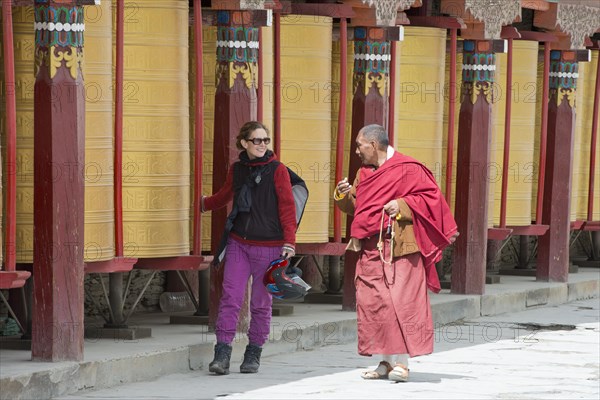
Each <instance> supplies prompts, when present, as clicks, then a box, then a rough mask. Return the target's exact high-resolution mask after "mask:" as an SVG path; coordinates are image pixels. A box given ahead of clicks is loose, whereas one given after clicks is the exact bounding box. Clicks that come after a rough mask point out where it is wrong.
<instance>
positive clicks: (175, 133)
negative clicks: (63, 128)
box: [123, 0, 191, 258]
mask: <svg viewBox="0 0 600 400" xmlns="http://www.w3.org/2000/svg"><path fill="white" fill-rule="evenodd" d="M128 7H130V8H132V9H135V10H136V13H135V14H132V15H131V16H130V18H127V17H126V18H125V32H124V34H125V46H124V47H125V48H124V51H125V53H124V60H125V64H124V84H123V87H124V92H123V97H124V102H123V103H124V104H123V231H124V232H123V236H124V247H125V255H126V256H132V257H139V258H151V257H169V256H178V255H186V254H189V250H190V245H189V244H190V228H189V224H190V199H191V193H190V149H189V146H190V142H189V103H188V100H189V97H188V96H189V94H188V79H189V77H188V62H189V59H188V48H189V43H188V25H189V23H188V11H189V6H188V3H187V2H181V1H176V0H153V1H152V2H147V3H144V7H138V3H137V2H136V1H134V0H127V1H126V2H125V8H126V9H127V8H128Z"/></svg>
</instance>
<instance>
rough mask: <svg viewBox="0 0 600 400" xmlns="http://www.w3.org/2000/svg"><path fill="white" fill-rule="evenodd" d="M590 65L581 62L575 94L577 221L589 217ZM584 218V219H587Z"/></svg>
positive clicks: (573, 178)
mask: <svg viewBox="0 0 600 400" xmlns="http://www.w3.org/2000/svg"><path fill="white" fill-rule="evenodd" d="M588 65H589V63H586V62H580V63H579V64H578V68H579V71H578V72H579V78H578V79H577V92H576V93H575V107H574V110H573V113H574V114H575V132H574V134H573V151H572V153H571V154H572V155H573V159H572V161H571V165H572V167H571V201H570V213H569V218H570V220H571V221H575V220H577V219H580V218H579V215H585V216H586V217H587V192H588V176H589V168H590V164H589V146H590V139H591V120H590V124H589V127H590V128H589V131H588V130H587V129H585V128H584V126H585V125H586V124H585V122H586V121H585V106H586V105H585V99H584V93H585V91H586V88H585V86H586V84H588V83H589V78H588V75H589V69H588V68H587V67H588ZM590 89H591V88H590ZM586 217H584V218H583V219H587V218H586Z"/></svg>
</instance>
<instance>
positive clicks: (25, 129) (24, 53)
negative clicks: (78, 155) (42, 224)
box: [0, 7, 35, 263]
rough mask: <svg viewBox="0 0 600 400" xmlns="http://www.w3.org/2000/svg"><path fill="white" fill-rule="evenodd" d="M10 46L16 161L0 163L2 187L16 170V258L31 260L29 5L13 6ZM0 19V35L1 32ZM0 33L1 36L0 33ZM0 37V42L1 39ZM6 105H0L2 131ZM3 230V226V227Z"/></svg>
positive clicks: (31, 54) (32, 48)
mask: <svg viewBox="0 0 600 400" xmlns="http://www.w3.org/2000/svg"><path fill="white" fill-rule="evenodd" d="M12 18H13V46H14V56H15V96H16V107H17V110H16V113H17V164H16V165H15V166H10V167H7V166H5V165H4V164H3V165H2V167H3V174H2V179H3V181H4V182H3V185H2V187H3V191H5V190H6V176H7V175H8V174H10V173H13V174H16V175H17V176H16V181H17V193H16V196H17V203H16V213H17V215H16V218H17V227H16V243H15V251H16V261H17V262H18V263H31V262H33V88H34V84H35V73H34V65H35V62H34V53H35V35H34V32H33V23H34V15H33V7H13V15H12ZM1 27H2V22H1V21H0V35H2V30H1ZM0 37H1V36H0ZM3 41H4V40H3V38H2V42H3ZM0 71H1V73H0V81H1V82H0V86H1V87H2V91H4V63H3V62H0ZM5 112H6V109H5V108H4V107H2V108H1V109H0V116H1V117H0V126H2V132H4V127H5V126H6V116H5ZM2 158H3V159H4V160H5V159H6V135H4V134H3V135H2ZM9 168H10V170H9ZM3 231H4V229H3Z"/></svg>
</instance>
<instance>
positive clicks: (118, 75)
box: [113, 0, 125, 257]
mask: <svg viewBox="0 0 600 400" xmlns="http://www.w3.org/2000/svg"><path fill="white" fill-rule="evenodd" d="M115 11H116V20H117V26H116V46H115V47H116V49H115V50H116V51H115V55H116V60H115V61H116V65H115V154H114V166H113V168H114V186H115V189H114V201H115V256H116V257H123V256H124V253H123V251H124V248H123V77H124V62H123V61H124V60H123V47H124V43H125V27H124V25H125V0H117V4H116V10H115Z"/></svg>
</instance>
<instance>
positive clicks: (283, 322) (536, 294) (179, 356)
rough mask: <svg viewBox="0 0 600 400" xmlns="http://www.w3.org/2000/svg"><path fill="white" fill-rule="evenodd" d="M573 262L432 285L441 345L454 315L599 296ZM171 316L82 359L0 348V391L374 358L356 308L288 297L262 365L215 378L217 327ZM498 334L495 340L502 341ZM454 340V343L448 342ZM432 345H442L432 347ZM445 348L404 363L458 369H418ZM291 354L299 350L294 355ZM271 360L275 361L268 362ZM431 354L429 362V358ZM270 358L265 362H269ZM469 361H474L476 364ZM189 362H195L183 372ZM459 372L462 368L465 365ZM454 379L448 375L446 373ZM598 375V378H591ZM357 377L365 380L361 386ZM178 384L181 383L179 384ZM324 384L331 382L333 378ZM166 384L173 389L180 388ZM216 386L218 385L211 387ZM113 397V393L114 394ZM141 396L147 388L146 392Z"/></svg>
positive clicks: (591, 274)
mask: <svg viewBox="0 0 600 400" xmlns="http://www.w3.org/2000/svg"><path fill="white" fill-rule="evenodd" d="M579 271H580V272H579V273H577V274H571V275H570V276H569V283H548V282H536V281H535V278H534V277H513V276H503V277H502V283H500V284H494V285H487V286H486V294H485V295H483V296H477V295H454V294H450V293H449V291H447V290H444V291H442V292H441V293H440V294H432V295H431V303H432V311H433V316H434V322H435V324H436V326H439V327H440V329H441V331H440V335H442V336H441V337H442V338H444V340H440V344H438V346H445V345H446V344H454V343H452V342H453V341H455V339H452V332H453V331H452V329H457V328H453V326H457V325H456V324H452V325H449V326H447V327H444V326H443V325H444V324H451V323H454V322H456V321H463V320H472V319H474V318H479V317H481V316H496V315H499V314H502V313H509V312H517V311H522V310H527V309H532V308H536V307H538V308H539V307H540V306H556V305H560V304H564V303H569V302H573V301H576V300H582V299H589V298H596V299H597V298H598V297H599V284H600V270H599V269H597V268H590V269H588V268H586V269H583V268H581V269H580V270H579ZM168 321H169V318H168V315H166V314H161V313H153V314H139V315H135V316H134V319H133V322H132V323H134V324H137V325H139V326H141V327H150V328H151V329H152V337H151V338H148V339H140V340H135V341H127V340H114V339H96V340H89V339H88V340H86V342H85V354H84V357H85V359H84V361H83V362H79V363H78V362H60V363H39V362H32V361H30V359H31V352H30V351H24V350H20V351H19V350H1V351H0V399H43V398H53V397H61V396H62V397H65V396H67V395H69V394H75V393H78V392H81V391H84V390H102V389H106V388H111V387H116V386H119V385H124V384H127V383H132V382H142V381H152V380H155V379H157V378H159V377H164V376H166V375H171V374H186V375H187V374H189V376H191V377H192V378H191V379H192V380H198V381H199V382H200V386H201V388H200V389H197V391H198V393H197V396H196V398H207V397H210V396H212V395H209V394H208V392H206V393H207V395H204V394H202V393H204V391H203V390H204V389H202V388H211V389H215V390H216V389H218V387H216V386H215V383H216V382H220V383H224V384H225V388H226V389H227V393H234V392H246V391H248V390H250V389H252V388H253V386H252V385H253V384H254V382H258V383H260V382H265V384H264V385H263V386H265V387H266V386H272V384H273V382H272V381H269V379H272V377H277V376H278V374H283V369H282V365H280V364H279V365H278V364H277V362H278V360H280V358H279V356H277V355H278V354H290V357H288V363H291V364H292V366H293V365H295V367H294V368H291V367H289V366H288V367H286V368H285V371H288V372H285V376H286V378H285V379H286V380H287V381H290V374H291V375H292V376H294V375H295V374H298V375H299V376H300V377H302V376H304V375H303V374H305V373H306V374H307V375H306V376H307V377H308V376H311V375H310V370H309V369H307V368H306V366H307V365H314V364H317V365H319V364H323V365H329V369H333V370H335V371H337V372H340V373H342V374H343V373H344V371H346V372H347V373H348V374H349V375H348V377H350V376H353V377H356V371H353V370H354V369H356V368H361V367H365V366H367V365H369V362H370V361H371V360H370V359H367V358H363V357H358V356H357V355H356V345H355V344H354V342H355V340H356V315H355V313H354V312H343V311H341V306H339V305H327V304H294V313H293V314H292V315H288V316H279V317H274V318H273V322H272V333H271V335H270V340H269V343H268V344H267V345H266V346H265V350H264V352H263V356H264V357H265V365H264V370H263V372H264V373H262V374H259V375H250V376H242V375H241V374H235V379H234V380H228V379H229V377H224V378H225V379H224V380H221V381H218V380H215V378H219V377H212V376H208V374H207V373H206V369H207V365H208V363H209V362H210V360H211V359H212V355H213V344H214V341H215V338H214V334H213V333H210V332H208V330H207V328H206V327H205V326H194V325H170V324H169V323H168ZM461 329H463V330H464V329H466V328H461ZM473 329H474V330H475V331H474V332H480V331H477V329H483V331H481V332H480V333H481V334H480V333H474V335H475V336H482V335H484V336H485V337H486V338H488V339H489V337H492V336H493V335H492V333H493V330H492V329H491V328H489V327H488V328H485V327H483V328H482V327H474V328H473ZM484 332H485V334H484ZM465 334H466V333H465ZM502 335H504V333H502ZM501 337H502V338H503V337H504V336H501ZM245 340H246V339H245V336H244V335H243V334H240V335H239V337H238V338H237V340H236V343H235V346H234V357H236V355H237V357H238V358H240V357H241V355H242V353H243V349H244V347H245V344H246V342H245ZM494 341H495V340H494ZM497 343H501V341H498V342H497ZM492 344H494V343H492ZM459 347H460V346H459ZM467 347H468V348H473V349H476V348H477V346H475V345H471V344H470V343H469V344H468V346H467ZM596 347H597V346H596ZM330 349H331V351H330ZM338 349H339V351H338ZM299 350H315V351H312V352H311V351H299ZM459 350H460V349H454V348H453V350H452V351H459ZM436 351H439V350H438V349H436ZM338 352H339V353H340V354H342V355H344V356H343V358H342V359H341V360H337V361H335V362H328V361H329V359H330V358H331V357H332V356H331V355H330V354H337V353H338ZM446 353H447V354H449V353H448V352H446ZM515 353H517V352H515ZM489 354H490V357H491V358H493V355H494V354H495V353H494V351H491V353H489ZM443 355H444V352H441V353H439V355H438V354H434V355H432V356H428V357H422V358H421V359H415V361H414V364H411V368H414V370H413V371H414V373H413V377H412V381H416V382H419V381H422V380H431V379H433V380H438V381H439V380H441V379H442V378H444V377H445V376H446V375H448V376H453V375H456V373H455V372H454V371H453V370H452V368H448V366H445V367H443V363H442V362H441V361H440V362H439V363H440V368H438V369H434V368H429V367H427V368H425V369H422V370H421V369H420V368H418V363H420V362H424V361H420V360H430V359H433V360H435V359H436V357H442V358H437V359H438V360H443ZM475 355H477V354H475ZM271 356H273V357H271ZM296 357H298V358H297V359H296ZM310 357H315V359H313V361H311V359H310ZM475 359H476V357H475V358H473V359H472V360H471V359H468V357H467V358H466V359H465V360H464V363H465V364H467V363H470V362H472V361H473V360H475ZM267 360H269V361H267ZM271 360H273V362H274V364H270V363H271ZM315 360H316V362H315ZM332 360H333V358H332ZM528 360H529V358H526V359H525V361H528ZM437 364H438V363H434V365H437ZM474 364H475V363H474ZM510 365H512V362H511V363H509V365H508V366H510ZM504 367H505V366H500V365H498V366H495V367H492V366H490V369H489V371H488V372H489V373H490V374H491V375H495V374H501V375H503V374H505V373H506V372H507V371H511V370H510V369H506V368H504ZM234 368H235V366H234ZM269 368H271V369H270V370H269ZM473 368H475V369H476V370H477V366H475V367H473ZM536 368H537V366H536ZM596 369H597V368H596ZM190 371H195V372H192V373H190ZM289 371H295V372H293V373H292V372H289ZM420 371H423V372H420ZM528 371H530V372H531V373H534V372H536V369H533V368H529V369H528ZM314 373H315V374H316V375H317V376H323V374H324V371H322V370H320V371H316V372H314ZM422 373H426V374H432V373H433V374H434V376H433V377H432V376H431V375H427V376H425V375H422ZM562 373H563V374H565V375H566V376H569V371H562ZM462 374H463V375H464V376H469V375H468V374H467V373H466V372H464V371H463V373H462ZM511 374H512V373H511ZM329 375H330V374H328V375H324V377H325V378H327V376H329ZM458 375H460V374H458ZM231 376H234V375H230V377H231ZM220 378H223V377H220ZM332 379H333V381H332V384H333V385H334V387H335V382H338V381H339V380H338V379H337V375H336V376H335V377H332ZM359 379H360V378H359ZM444 379H445V378H444ZM461 379H462V378H461ZM465 379H466V378H465ZM296 380H297V379H296ZM452 380H453V379H450V381H452ZM468 381H469V379H466V380H465V381H464V382H463V380H461V382H460V386H461V387H462V386H464V385H465V382H468ZM228 382H229V383H228ZM232 382H236V385H235V386H232V385H233V384H232ZM339 382H341V381H339ZM370 383H374V384H375V385H379V384H384V385H385V384H389V382H383V381H382V382H370ZM595 383H596V385H597V381H596V382H595ZM246 384H247V385H246ZM143 385H146V384H143ZM143 385H142V386H143ZM340 385H342V386H344V384H343V383H340ZM258 387H260V386H254V388H258ZM360 387H361V388H362V386H360ZM465 387H466V386H465ZM176 389H181V388H180V387H176ZM315 390H316V391H317V392H315V393H316V394H315V396H317V395H318V394H320V395H321V397H324V396H327V397H329V394H331V396H332V397H335V396H337V394H334V393H336V392H327V391H326V392H322V390H324V389H323V388H320V387H318V388H316V389H315ZM326 390H333V387H332V388H331V389H326ZM357 390H358V389H357ZM366 390H367V393H364V394H365V395H368V391H369V389H366ZM342 392H343V391H342ZM97 393H101V392H97ZM172 393H177V391H173V392H172ZM474 393H476V392H474ZM217 394H219V393H215V394H214V395H217ZM78 395H79V394H77V396H78ZM305 395H307V396H309V397H310V393H308V394H306V393H305ZM467 395H468V393H466V392H465V394H464V396H462V397H465V396H467ZM116 396H117V397H116V398H120V397H118V395H116ZM270 396H271V397H277V398H280V397H282V396H277V395H276V393H272V394H271V395H270ZM111 397H112V398H115V395H113V396H111ZM126 397H128V396H126ZM267 397H268V396H267ZM317 397H318V396H317ZM342 397H343V396H342ZM362 397H365V396H362ZM467 397H468V396H467ZM145 398H148V394H147V395H146V397H145ZM172 398H177V397H172ZM184 398H194V397H193V396H192V397H189V396H188V397H184Z"/></svg>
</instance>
